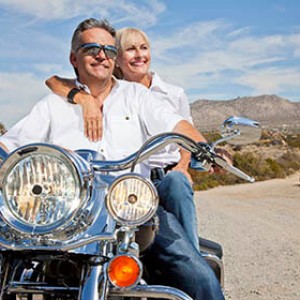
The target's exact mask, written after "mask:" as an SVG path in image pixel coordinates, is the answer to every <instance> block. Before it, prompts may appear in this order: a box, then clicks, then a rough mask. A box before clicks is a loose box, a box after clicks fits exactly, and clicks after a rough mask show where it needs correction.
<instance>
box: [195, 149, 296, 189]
mask: <svg viewBox="0 0 300 300" xmlns="http://www.w3.org/2000/svg"><path fill="white" fill-rule="evenodd" d="M233 164H234V166H236V167H237V168H239V169H241V170H242V171H243V172H245V173H246V174H248V175H250V176H253V177H254V178H255V179H256V180H257V181H261V180H268V179H272V178H284V177H286V176H287V175H289V174H291V173H293V172H295V171H296V170H300V154H299V153H296V152H292V151H290V152H287V153H284V154H283V155H282V156H281V157H279V158H278V159H277V160H275V159H273V158H266V159H265V158H263V157H260V156H258V155H256V154H255V153H252V152H245V153H240V152H237V153H235V154H234V155H233ZM190 173H191V175H192V178H193V181H194V189H195V190H206V189H210V188H213V187H216V186H219V185H229V184H236V183H242V182H245V181H244V180H243V179H240V178H238V177H236V176H235V175H233V174H230V173H228V172H225V171H224V172H223V173H221V174H219V173H213V174H210V173H207V172H202V173H197V172H196V171H195V170H190Z"/></svg>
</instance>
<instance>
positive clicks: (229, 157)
mask: <svg viewBox="0 0 300 300" xmlns="http://www.w3.org/2000/svg"><path fill="white" fill-rule="evenodd" d="M214 151H215V153H216V154H217V155H218V156H220V157H222V158H223V159H224V160H225V161H226V162H227V163H228V164H230V165H232V162H233V157H232V155H231V154H230V153H229V152H228V151H227V150H225V149H222V148H215V150H214ZM209 173H219V174H223V173H225V171H224V169H222V168H220V167H219V166H217V165H212V166H211V168H210V170H209Z"/></svg>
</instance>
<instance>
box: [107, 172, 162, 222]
mask: <svg viewBox="0 0 300 300" xmlns="http://www.w3.org/2000/svg"><path fill="white" fill-rule="evenodd" d="M126 179H137V180H140V181H142V182H143V183H144V184H146V185H147V186H148V187H149V189H150V190H151V194H152V200H151V201H152V202H153V203H154V205H153V206H152V207H151V210H149V211H148V213H147V214H146V215H144V216H143V217H141V218H140V219H138V220H124V219H123V218H121V217H119V216H118V214H117V213H115V211H114V208H113V205H112V204H111V191H112V190H113V189H114V188H115V187H116V186H117V185H118V184H119V183H120V182H121V181H123V180H126ZM158 202H159V197H158V192H157V190H156V188H155V186H154V184H153V183H152V182H151V181H150V180H149V179H147V178H144V177H143V176H142V175H140V174H136V173H129V174H125V175H121V176H119V177H117V178H116V179H115V180H114V181H113V182H112V183H111V185H110V187H109V188H108V191H107V194H106V197H105V205H106V208H107V210H108V212H109V213H110V215H111V216H112V218H113V219H114V220H115V221H117V222H118V223H120V224H121V225H123V226H128V227H136V226H139V225H142V224H144V223H145V222H147V221H148V220H150V219H151V218H152V217H153V216H154V215H155V212H156V210H157V207H158ZM128 204H129V203H128ZM131 216H132V214H131Z"/></svg>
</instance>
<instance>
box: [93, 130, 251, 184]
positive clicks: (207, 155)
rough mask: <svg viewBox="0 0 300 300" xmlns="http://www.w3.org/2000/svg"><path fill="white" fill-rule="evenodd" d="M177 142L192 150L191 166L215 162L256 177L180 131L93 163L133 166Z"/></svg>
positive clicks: (108, 168)
mask: <svg viewBox="0 0 300 300" xmlns="http://www.w3.org/2000/svg"><path fill="white" fill-rule="evenodd" d="M174 143H175V144H177V145H178V146H180V147H182V148H184V149H185V150H187V151H189V152H191V154H192V161H191V164H190V167H191V168H193V169H198V170H202V171H208V170H209V169H210V168H211V166H212V165H213V164H215V165H217V166H219V167H220V168H222V169H225V170H227V171H228V172H230V173H232V174H234V175H236V176H237V177H240V178H242V179H244V180H247V181H250V182H254V181H255V179H254V178H253V177H251V176H249V175H247V174H246V173H244V172H243V171H241V170H240V169H238V168H236V167H234V166H233V165H231V164H230V163H228V162H227V161H226V160H225V159H224V158H223V157H221V156H219V155H218V154H217V153H216V152H215V151H214V150H213V148H212V147H211V146H210V144H208V143H203V142H201V143H196V142H195V141H193V140H192V139H190V138H189V137H187V136H185V135H182V134H179V133H173V132H172V133H163V134H160V135H156V136H154V137H152V138H151V139H150V140H148V141H147V142H146V143H145V144H144V145H143V146H142V147H141V148H140V150H139V151H137V152H135V153H133V154H132V155H130V156H128V157H126V158H124V159H122V160H118V161H103V160H92V161H91V163H92V165H93V168H94V170H95V171H102V172H112V171H120V170H125V169H128V168H131V167H132V166H133V165H134V164H136V163H139V162H142V161H144V160H145V159H147V158H149V157H150V156H151V155H152V154H154V153H155V152H156V151H158V150H160V149H163V148H164V147H166V146H167V145H169V144H174Z"/></svg>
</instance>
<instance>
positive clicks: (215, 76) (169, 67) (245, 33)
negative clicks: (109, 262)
mask: <svg viewBox="0 0 300 300" xmlns="http://www.w3.org/2000/svg"><path fill="white" fill-rule="evenodd" d="M152 44H154V47H152V48H153V53H154V54H155V57H154V58H153V61H154V62H156V64H155V66H156V68H157V70H158V71H159V72H160V73H162V74H163V76H164V78H167V79H168V80H170V81H172V82H173V83H176V84H179V85H181V86H183V87H185V88H186V89H188V90H189V89H190V90H192V89H198V90H199V89H203V90H205V89H210V90H212V89H213V87H214V86H215V87H216V89H217V88H218V86H221V85H223V86H224V85H227V86H230V85H231V86H232V88H234V86H236V85H242V86H244V87H246V89H247V90H251V91H253V93H272V94H273V93H277V92H278V93H279V92H288V89H289V88H291V87H292V88H294V89H297V88H298V89H299V88H300V83H299V78H300V68H299V54H300V35H299V34H297V33H291V34H280V35H279V34H276V35H264V36H262V35H261V36H255V35H254V34H253V33H252V32H251V30H250V28H247V29H246V28H244V29H241V30H239V29H236V28H232V26H230V24H226V23H225V22H223V21H220V20H216V21H214V22H198V23H194V24H190V25H189V26H188V27H187V28H183V29H182V31H181V32H176V34H174V35H169V37H168V38H167V39H162V38H161V39H159V40H158V41H156V42H154V43H152ZM297 59H298V63H296V64H295V62H296V61H297ZM292 66H293V67H292ZM297 78H298V79H297ZM214 94H219V91H217V90H216V91H215V92H214ZM222 98H224V97H222Z"/></svg>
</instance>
